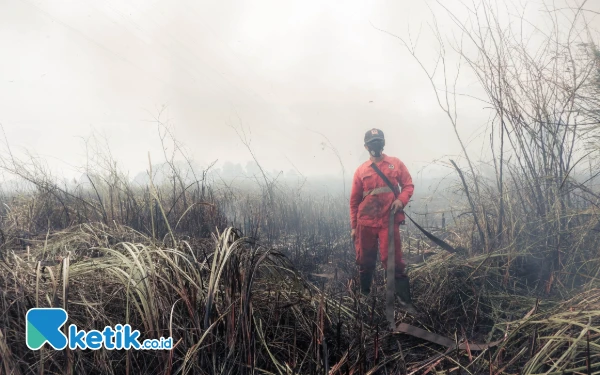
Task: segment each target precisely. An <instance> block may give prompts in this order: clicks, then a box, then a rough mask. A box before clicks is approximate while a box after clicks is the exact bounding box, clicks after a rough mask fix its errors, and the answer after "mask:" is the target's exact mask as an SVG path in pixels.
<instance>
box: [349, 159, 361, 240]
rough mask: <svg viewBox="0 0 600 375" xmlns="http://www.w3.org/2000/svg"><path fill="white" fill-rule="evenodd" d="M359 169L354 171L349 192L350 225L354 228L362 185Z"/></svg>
mask: <svg viewBox="0 0 600 375" xmlns="http://www.w3.org/2000/svg"><path fill="white" fill-rule="evenodd" d="M358 171H359V169H357V170H356V172H354V178H353V179H352V191H351V192H350V227H351V228H352V229H356V216H357V214H358V205H359V204H360V202H362V198H363V185H362V181H361V179H360V175H359V173H358Z"/></svg>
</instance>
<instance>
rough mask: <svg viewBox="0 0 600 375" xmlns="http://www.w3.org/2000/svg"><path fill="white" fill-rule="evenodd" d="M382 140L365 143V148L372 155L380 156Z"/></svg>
mask: <svg viewBox="0 0 600 375" xmlns="http://www.w3.org/2000/svg"><path fill="white" fill-rule="evenodd" d="M383 145H384V142H383V141H380V140H375V141H372V142H369V143H367V149H368V150H369V154H371V156H373V157H376V158H378V157H380V156H381V152H382V151H383Z"/></svg>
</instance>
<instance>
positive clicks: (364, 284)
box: [350, 129, 414, 310]
mask: <svg viewBox="0 0 600 375" xmlns="http://www.w3.org/2000/svg"><path fill="white" fill-rule="evenodd" d="M364 143H365V148H366V149H367V151H369V154H370V160H368V161H366V162H365V163H363V164H362V165H361V166H359V167H358V169H357V170H356V172H355V173H354V179H353V182H352V192H351V195H350V224H351V227H352V231H351V236H352V239H353V240H354V244H355V248H356V263H357V264H358V268H359V274H360V287H361V292H362V293H363V294H365V295H368V294H369V293H370V291H371V283H372V280H373V273H374V271H375V266H376V262H377V249H378V247H379V253H380V255H381V262H382V263H383V266H384V268H385V267H387V255H388V254H387V252H388V224H389V218H390V210H392V211H393V212H394V213H395V214H394V227H393V228H394V245H395V251H396V252H395V258H394V259H395V273H396V274H395V275H394V278H395V286H396V294H397V295H398V297H400V300H401V303H402V305H403V306H404V307H405V308H406V309H407V310H413V309H414V308H413V307H412V302H411V296H410V283H409V279H408V276H407V275H406V273H405V268H406V264H405V263H404V261H403V260H402V243H401V239H400V229H399V225H400V223H402V222H403V221H404V219H405V216H404V212H403V208H404V207H405V206H406V205H407V204H408V201H409V200H410V198H411V196H412V195H413V191H414V185H413V183H412V178H411V176H410V173H409V172H408V170H407V169H406V166H405V165H404V163H402V161H400V159H398V158H395V157H392V156H388V155H386V154H384V153H383V147H384V146H385V138H384V135H383V132H382V131H381V130H379V129H371V130H369V131H367V133H366V134H365V138H364ZM372 163H374V164H375V165H377V167H378V168H379V169H380V170H381V172H383V174H384V175H385V176H386V177H387V178H388V179H389V180H390V182H391V183H392V184H393V186H394V188H396V189H397V188H398V185H399V186H400V188H401V191H398V190H397V191H396V194H395V193H394V192H393V191H392V190H391V189H390V188H389V186H388V184H387V183H386V182H385V181H384V180H383V179H382V178H381V177H380V176H379V175H378V174H377V172H376V171H375V170H374V169H373V168H372V167H371V164H372ZM398 192H399V194H397V193H398ZM396 196H397V199H396ZM390 276H391V275H388V277H390Z"/></svg>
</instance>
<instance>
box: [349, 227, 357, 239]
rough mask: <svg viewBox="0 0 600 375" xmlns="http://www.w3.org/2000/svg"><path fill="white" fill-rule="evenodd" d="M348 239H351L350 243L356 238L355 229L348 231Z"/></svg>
mask: <svg viewBox="0 0 600 375" xmlns="http://www.w3.org/2000/svg"><path fill="white" fill-rule="evenodd" d="M350 237H352V241H354V239H355V238H356V229H352V230H351V231H350Z"/></svg>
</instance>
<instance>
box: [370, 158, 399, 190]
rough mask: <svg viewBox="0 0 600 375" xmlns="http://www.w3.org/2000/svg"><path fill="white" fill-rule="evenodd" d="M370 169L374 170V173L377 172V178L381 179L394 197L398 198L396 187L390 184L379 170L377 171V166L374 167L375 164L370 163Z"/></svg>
mask: <svg viewBox="0 0 600 375" xmlns="http://www.w3.org/2000/svg"><path fill="white" fill-rule="evenodd" d="M371 168H373V169H374V170H375V172H377V174H378V175H379V177H381V178H382V179H383V181H384V182H385V183H386V184H387V186H388V187H389V188H390V189H392V192H394V197H396V198H398V187H397V186H396V187H395V186H394V185H393V184H392V182H391V181H390V180H389V179H388V178H387V176H386V175H384V174H383V172H382V171H381V169H379V168H378V167H377V165H375V163H371Z"/></svg>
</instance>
